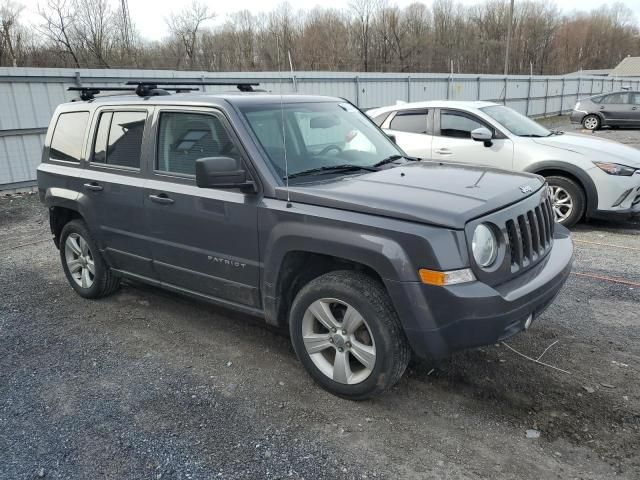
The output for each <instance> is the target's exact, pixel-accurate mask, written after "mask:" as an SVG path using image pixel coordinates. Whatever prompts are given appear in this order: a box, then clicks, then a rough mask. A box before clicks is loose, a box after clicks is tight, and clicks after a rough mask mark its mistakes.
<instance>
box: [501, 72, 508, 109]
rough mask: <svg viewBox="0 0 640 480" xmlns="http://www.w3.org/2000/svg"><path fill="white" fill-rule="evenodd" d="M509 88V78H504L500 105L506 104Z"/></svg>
mask: <svg viewBox="0 0 640 480" xmlns="http://www.w3.org/2000/svg"><path fill="white" fill-rule="evenodd" d="M508 88H509V77H504V97H503V98H502V104H503V105H506V104H507V90H508Z"/></svg>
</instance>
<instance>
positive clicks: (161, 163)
mask: <svg viewBox="0 0 640 480" xmlns="http://www.w3.org/2000/svg"><path fill="white" fill-rule="evenodd" d="M206 157H232V158H239V157H240V155H239V152H238V149H237V148H236V146H235V144H234V143H233V142H232V140H231V138H230V137H229V134H228V133H227V131H226V129H225V128H224V126H223V125H222V123H221V122H220V120H219V119H218V118H217V117H214V116H212V115H203V114H198V113H178V112H175V113H174V112H166V113H162V114H161V115H160V134H159V137H158V161H157V166H156V168H157V169H158V170H160V171H163V172H172V173H186V174H189V175H195V172H196V167H195V165H196V160H198V159H199V158H206Z"/></svg>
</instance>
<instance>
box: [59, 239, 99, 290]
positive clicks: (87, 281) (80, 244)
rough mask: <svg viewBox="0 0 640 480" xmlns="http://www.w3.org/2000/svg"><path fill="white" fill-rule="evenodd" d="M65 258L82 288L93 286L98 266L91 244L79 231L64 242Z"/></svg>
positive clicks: (72, 276)
mask: <svg viewBox="0 0 640 480" xmlns="http://www.w3.org/2000/svg"><path fill="white" fill-rule="evenodd" d="M64 258H65V260H66V262H67V268H68V269H69V273H70V274H71V278H73V281H74V282H76V284H77V285H78V286H80V287H82V288H91V286H92V285H93V281H94V279H95V276H96V266H95V262H94V259H93V254H92V253H91V249H90V248H89V244H88V243H87V241H86V240H85V239H84V238H83V237H82V236H81V235H79V234H78V233H75V232H74V233H71V234H69V236H68V237H67V240H66V241H65V242H64Z"/></svg>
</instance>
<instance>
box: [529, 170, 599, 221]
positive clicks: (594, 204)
mask: <svg viewBox="0 0 640 480" xmlns="http://www.w3.org/2000/svg"><path fill="white" fill-rule="evenodd" d="M545 170H556V171H559V172H566V173H568V174H569V175H571V176H572V177H575V178H577V179H578V181H579V182H580V184H581V186H582V188H583V189H584V194H585V198H586V200H587V208H586V216H587V217H591V216H592V215H593V214H594V213H595V212H596V210H597V209H598V190H597V189H596V184H595V183H594V182H593V180H591V177H590V176H589V175H588V174H587V173H586V172H585V171H584V170H583V169H581V168H580V167H577V166H575V165H572V164H570V163H567V162H561V161H559V160H545V161H542V162H536V163H534V164H531V165H529V166H528V167H526V168H525V169H524V171H525V172H528V173H535V174H538V175H539V173H538V172H543V171H545Z"/></svg>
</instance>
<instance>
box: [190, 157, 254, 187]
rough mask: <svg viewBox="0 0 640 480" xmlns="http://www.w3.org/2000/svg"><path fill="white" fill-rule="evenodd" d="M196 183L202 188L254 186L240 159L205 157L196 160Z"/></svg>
mask: <svg viewBox="0 0 640 480" xmlns="http://www.w3.org/2000/svg"><path fill="white" fill-rule="evenodd" d="M196 184H197V185H198V187H200V188H246V187H253V182H249V181H247V172H246V171H245V170H244V168H243V166H242V162H241V161H240V160H239V159H235V158H230V157H205V158H199V159H198V160H196Z"/></svg>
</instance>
